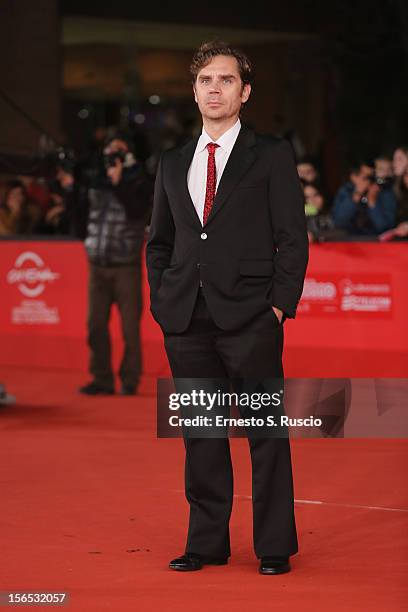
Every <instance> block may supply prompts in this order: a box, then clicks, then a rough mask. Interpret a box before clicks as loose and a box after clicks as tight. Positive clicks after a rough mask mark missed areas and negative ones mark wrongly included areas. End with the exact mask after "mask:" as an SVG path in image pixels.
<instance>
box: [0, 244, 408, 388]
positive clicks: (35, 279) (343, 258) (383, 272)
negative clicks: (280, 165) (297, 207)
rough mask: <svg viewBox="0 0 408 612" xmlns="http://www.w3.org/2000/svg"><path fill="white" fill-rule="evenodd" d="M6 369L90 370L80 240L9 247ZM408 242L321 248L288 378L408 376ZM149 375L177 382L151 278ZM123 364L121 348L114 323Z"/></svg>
mask: <svg viewBox="0 0 408 612" xmlns="http://www.w3.org/2000/svg"><path fill="white" fill-rule="evenodd" d="M0 255H1V256H0V295H1V311H0V346H1V351H0V365H13V366H24V367H45V368H52V367H54V368H80V369H85V368H86V364H87V357H88V351H87V346H86V310H87V262H86V256H85V252H84V249H83V245H82V244H81V243H79V242H51V241H50V242H46V241H43V242H40V241H39V242H31V241H30V242H29V241H27V242H19V241H2V242H0ZM407 271H408V244H407V243H389V244H378V243H327V244H322V245H312V246H311V249H310V263H309V267H308V274H307V278H306V282H305V287H304V291H303V296H302V300H301V302H300V305H299V310H298V315H297V318H296V321H291V320H288V321H287V322H286V323H285V335H286V350H285V367H286V375H287V376H300V377H305V376H316V377H328V376H338V377H352V376H354V377H365V376H367V377H393V376H394V377H398V376H400V377H405V376H408V316H407V312H408V283H407ZM143 283H144V313H143V318H142V341H143V351H144V370H145V373H147V374H150V375H155V376H166V375H168V374H169V371H168V366H167V362H166V358H165V355H164V351H163V345H162V336H161V331H160V328H159V327H158V325H157V324H156V323H155V321H154V320H153V319H152V317H151V315H150V311H149V307H148V305H149V298H148V287H147V283H146V279H145V278H144V281H143ZM112 337H113V346H114V359H115V362H117V360H118V358H119V355H120V350H121V340H120V332H119V325H118V315H117V313H116V311H115V312H114V315H113V317H112Z"/></svg>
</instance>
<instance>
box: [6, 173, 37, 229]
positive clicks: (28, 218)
mask: <svg viewBox="0 0 408 612" xmlns="http://www.w3.org/2000/svg"><path fill="white" fill-rule="evenodd" d="M40 216H41V211H40V210H39V208H38V207H37V206H36V205H35V204H33V203H32V202H31V201H30V200H29V198H28V196H27V191H26V189H25V187H24V184H23V183H22V182H21V181H18V180H12V181H9V182H8V183H7V184H6V189H5V195H4V200H3V202H2V204H1V205H0V236H13V235H18V234H31V233H32V232H33V231H34V229H35V227H36V225H37V223H38V222H39V220H40Z"/></svg>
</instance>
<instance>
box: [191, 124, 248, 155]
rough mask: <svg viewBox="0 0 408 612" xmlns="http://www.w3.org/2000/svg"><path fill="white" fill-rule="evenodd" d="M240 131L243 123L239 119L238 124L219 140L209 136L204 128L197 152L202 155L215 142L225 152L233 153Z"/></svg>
mask: <svg viewBox="0 0 408 612" xmlns="http://www.w3.org/2000/svg"><path fill="white" fill-rule="evenodd" d="M240 129H241V121H240V120H239V119H237V121H236V123H234V125H233V126H232V127H230V129H229V130H227V131H226V132H224V134H223V135H222V136H220V137H219V138H218V140H213V139H212V138H211V137H210V136H209V135H208V134H207V132H206V131H205V129H204V126H203V130H202V132H201V135H200V138H199V139H198V142H197V152H198V153H201V151H204V149H205V147H206V146H207V145H208V143H209V142H215V143H217V145H218V146H219V147H220V148H221V149H223V150H224V151H225V152H227V153H231V151H232V147H233V146H234V144H235V141H236V139H237V136H238V134H239V130H240Z"/></svg>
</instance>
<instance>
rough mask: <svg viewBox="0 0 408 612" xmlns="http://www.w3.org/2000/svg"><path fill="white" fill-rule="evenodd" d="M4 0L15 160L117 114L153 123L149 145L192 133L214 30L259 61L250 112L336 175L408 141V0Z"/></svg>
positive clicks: (74, 138) (122, 119)
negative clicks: (196, 63) (199, 55)
mask: <svg viewBox="0 0 408 612" xmlns="http://www.w3.org/2000/svg"><path fill="white" fill-rule="evenodd" d="M2 7H4V8H3V18H2V20H1V24H2V25H1V32H0V45H1V47H0V51H1V54H0V56H1V64H2V65H1V68H2V70H1V74H2V75H3V76H2V85H1V98H0V121H1V124H2V130H1V136H0V154H1V160H2V163H3V164H4V163H5V162H4V160H7V159H9V158H10V156H12V159H13V160H14V162H15V160H16V159H19V160H23V159H24V158H28V157H30V156H36V155H39V154H43V153H44V151H46V150H47V148H49V147H51V146H52V143H51V141H54V142H56V143H64V144H70V145H72V146H74V147H75V148H77V149H81V148H84V147H87V146H88V145H89V142H90V140H91V138H92V135H93V134H94V132H95V129H96V128H98V127H109V126H112V125H121V126H122V127H130V128H131V129H132V130H133V131H134V132H137V133H140V135H141V136H142V137H143V138H141V139H140V142H141V143H143V142H144V145H143V146H145V148H146V153H145V154H146V155H148V152H149V151H150V152H151V151H153V152H155V151H158V150H160V149H162V148H165V147H166V146H169V145H171V144H173V142H174V141H177V140H178V139H182V138H183V137H184V136H186V135H188V134H189V133H191V131H192V130H193V129H194V127H197V124H198V117H197V112H196V107H195V104H194V102H193V99H192V96H191V85H190V81H189V74H188V67H189V62H190V59H191V55H192V53H193V51H194V49H195V48H196V46H197V45H199V44H200V42H202V41H203V40H205V39H207V38H213V37H220V38H222V39H227V40H229V41H230V42H232V43H233V44H235V45H237V46H239V47H241V48H242V49H243V50H245V51H247V53H248V55H249V56H250V58H251V59H252V60H253V63H254V67H255V84H254V91H253V96H252V99H251V101H250V104H249V106H248V108H247V109H246V111H245V115H244V120H246V121H247V122H248V123H250V124H251V125H253V126H254V127H255V128H256V129H258V130H259V131H261V132H266V133H274V134H277V135H283V134H285V135H287V134H290V135H292V136H294V137H295V140H296V139H297V141H298V142H299V149H298V153H299V152H304V153H309V154H311V155H313V156H314V157H315V158H316V159H317V160H318V162H319V164H320V166H321V167H322V169H323V171H324V172H325V174H326V176H327V181H328V183H329V184H332V185H333V187H334V186H335V185H337V184H338V183H339V181H340V180H341V179H342V178H343V177H344V175H345V173H346V171H347V167H348V165H349V164H350V163H351V162H354V161H356V160H359V159H362V158H372V157H374V156H376V155H378V154H381V153H388V154H390V153H391V152H392V150H393V149H394V148H395V147H397V146H398V145H401V144H406V143H408V118H407V112H406V109H407V108H408V69H407V66H408V61H407V60H408V3H406V2H404V1H402V0H382V1H379V0H373V1H371V2H369V1H357V2H346V1H334V2H327V1H326V2H322V1H320V0H318V1H313V2H312V1H305V2H301V1H299V0H289V1H287V2H285V3H283V2H281V1H280V2H275V1H272V2H251V3H250V4H248V3H245V4H243V5H242V6H241V5H238V4H237V5H235V6H234V5H232V3H229V4H228V5H220V4H217V5H215V4H208V5H199V4H197V3H185V2H177V3H174V2H160V3H145V4H144V5H143V4H141V3H136V2H134V0H133V1H127V0H118V1H116V2H110V1H107V0H102V1H99V2H97V3H93V2H80V1H77V0H61V2H59V3H58V2H54V1H51V0H38V1H37V2H35V3H33V2H29V1H28V0H16V1H14V2H13V1H12V0H4V2H3V3H2ZM151 96H158V97H159V99H160V101H159V103H158V104H152V102H151ZM138 121H139V123H138ZM143 139H144V140H143ZM8 156H9V157H8ZM21 163H24V162H23V161H21Z"/></svg>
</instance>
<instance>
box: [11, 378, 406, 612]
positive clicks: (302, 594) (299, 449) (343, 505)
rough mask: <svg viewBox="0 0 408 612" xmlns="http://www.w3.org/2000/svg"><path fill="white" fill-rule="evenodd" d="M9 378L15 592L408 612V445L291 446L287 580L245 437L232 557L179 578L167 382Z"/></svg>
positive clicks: (80, 604)
mask: <svg viewBox="0 0 408 612" xmlns="http://www.w3.org/2000/svg"><path fill="white" fill-rule="evenodd" d="M0 379H1V380H2V381H4V382H5V383H6V384H7V388H8V390H9V392H10V393H13V394H15V395H17V398H18V403H17V404H16V405H14V406H7V407H4V406H3V407H0V427H1V429H2V436H1V440H2V443H1V461H0V470H1V492H2V513H1V542H2V546H1V565H2V570H1V584H0V590H1V591H8V590H17V591H26V592H27V591H54V592H61V591H63V590H66V591H68V592H70V594H71V603H70V605H69V607H68V609H69V610H73V611H75V612H77V611H78V612H82V611H83V612H94V611H95V612H99V611H103V610H114V611H117V612H127V611H145V610H146V611H147V610H156V609H157V610H158V609H164V610H169V611H177V612H180V611H184V610H189V611H190V610H191V611H193V612H195V611H201V610H202V611H204V610H206V611H207V610H208V609H211V610H216V611H218V610H220V611H221V610H227V611H228V612H229V611H235V610H249V609H251V610H256V611H258V610H265V609H273V610H285V611H288V610H301V611H302V612H305V611H309V610H310V611H312V610H313V611H316V610H321V611H325V612H326V611H327V610H330V612H333V611H337V610H338V611H340V610H341V611H346V610H352V611H357V610H358V611H360V610H370V612H373V611H384V612H385V611H387V612H389V611H391V610H402V609H406V605H407V589H406V576H407V546H406V541H407V531H408V499H407V493H406V472H407V458H408V444H407V441H406V440H377V439H372V440H296V441H293V442H292V457H293V467H294V478H295V496H296V500H297V502H296V514H297V526H298V535H299V544H300V552H299V553H298V554H297V555H296V556H294V557H292V567H293V572H292V573H290V574H287V575H283V576H260V575H259V574H258V573H257V563H256V560H255V558H254V554H253V551H252V541H251V502H250V493H251V488H250V470H249V456H248V450H247V443H246V441H245V440H242V439H241V440H239V439H234V440H232V442H231V444H232V447H233V461H234V466H235V495H236V497H235V504H234V512H233V517H232V524H231V540H232V554H233V556H232V559H231V562H230V565H229V566H227V567H207V568H205V569H204V570H203V571H201V572H196V573H193V574H180V573H176V572H172V571H170V570H168V569H167V563H168V561H169V559H170V558H172V557H173V556H175V555H177V554H179V553H181V552H182V551H183V545H184V536H185V529H186V523H187V505H186V503H185V500H184V496H183V491H182V488H183V445H182V442H181V440H157V439H156V434H155V398H154V395H153V392H154V385H155V381H154V379H153V378H151V379H146V380H144V381H143V386H142V389H141V391H142V394H143V395H142V396H140V397H138V398H136V399H135V398H120V397H116V398H103V399H100V398H83V397H81V396H79V395H78V394H77V393H76V391H75V389H76V387H77V386H78V384H81V383H83V382H85V381H86V380H87V377H86V376H84V375H83V373H81V372H75V371H69V370H66V371H55V370H54V371H49V370H48V371H45V370H31V371H28V370H22V369H11V368H9V369H7V368H3V369H2V372H1V375H0ZM20 609H21V610H25V609H27V610H29V609H32V608H29V607H26V606H21V607H20Z"/></svg>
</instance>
